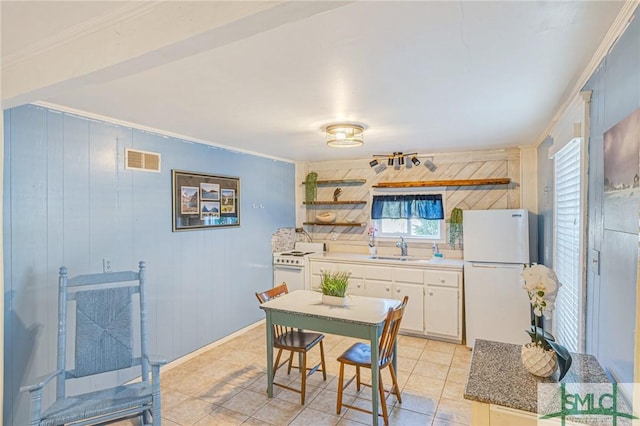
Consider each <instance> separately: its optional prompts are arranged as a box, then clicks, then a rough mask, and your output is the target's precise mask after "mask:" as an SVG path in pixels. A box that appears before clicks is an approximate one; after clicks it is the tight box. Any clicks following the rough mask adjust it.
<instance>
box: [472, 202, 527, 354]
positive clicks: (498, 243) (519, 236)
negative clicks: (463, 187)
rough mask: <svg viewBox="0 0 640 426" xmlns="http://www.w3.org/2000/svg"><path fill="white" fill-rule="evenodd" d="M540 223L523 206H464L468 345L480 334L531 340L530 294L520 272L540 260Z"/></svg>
mask: <svg viewBox="0 0 640 426" xmlns="http://www.w3.org/2000/svg"><path fill="white" fill-rule="evenodd" d="M536 224H537V223H536V220H535V215H533V214H532V213H530V212H529V211H527V210H524V209H504V210H465V211H463V219H462V226H463V243H464V246H463V247H464V298H465V328H466V342H467V346H469V347H471V348H472V347H473V345H474V342H475V339H485V340H495V341H499V342H507V343H515V344H524V343H527V342H528V341H530V338H529V335H528V334H527V333H526V330H528V329H529V326H530V324H531V314H530V307H529V306H530V305H529V298H528V296H527V292H526V291H525V290H524V289H523V288H522V284H521V283H520V273H521V272H522V268H523V265H524V264H525V263H530V262H535V261H536V260H537V241H538V239H537V226H536Z"/></svg>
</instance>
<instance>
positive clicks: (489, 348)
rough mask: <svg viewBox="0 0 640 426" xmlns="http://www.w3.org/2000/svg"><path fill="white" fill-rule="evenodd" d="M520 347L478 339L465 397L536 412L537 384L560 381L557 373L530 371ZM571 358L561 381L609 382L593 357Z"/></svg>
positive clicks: (573, 355) (582, 355) (583, 355)
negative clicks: (527, 368)
mask: <svg viewBox="0 0 640 426" xmlns="http://www.w3.org/2000/svg"><path fill="white" fill-rule="evenodd" d="M521 348H522V346H521V345H514V344H511V343H501V342H493V341H489V340H481V339H476V342H475V345H474V348H473V356H472V358H471V366H470V368H469V376H468V378H467V385H466V387H465V391H464V397H465V399H469V400H472V401H477V402H484V403H487V404H496V405H501V406H504V407H509V408H513V409H517V410H523V411H529V412H532V413H537V412H538V404H537V391H538V389H537V385H538V383H557V382H558V372H557V371H556V372H555V373H554V374H553V375H552V376H551V377H548V378H542V377H536V376H534V375H533V374H531V373H529V372H528V371H527V370H526V369H525V368H524V366H523V365H522V362H521V361H520V350H521ZM571 357H572V359H573V362H572V364H571V368H570V369H569V371H568V372H567V374H566V375H565V376H564V378H563V379H562V380H561V383H610V380H609V378H608V377H607V376H606V374H605V372H604V370H603V369H602V367H601V366H600V364H599V363H598V361H597V360H596V358H595V357H594V356H592V355H586V354H574V353H572V354H571Z"/></svg>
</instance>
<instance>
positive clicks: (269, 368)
mask: <svg viewBox="0 0 640 426" xmlns="http://www.w3.org/2000/svg"><path fill="white" fill-rule="evenodd" d="M266 314H267V395H268V396H269V398H273V323H272V321H271V312H270V311H266Z"/></svg>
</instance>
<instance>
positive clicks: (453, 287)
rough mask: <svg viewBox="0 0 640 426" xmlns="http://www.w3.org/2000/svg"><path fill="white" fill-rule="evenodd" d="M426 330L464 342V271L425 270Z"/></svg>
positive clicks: (434, 334)
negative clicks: (462, 289)
mask: <svg viewBox="0 0 640 426" xmlns="http://www.w3.org/2000/svg"><path fill="white" fill-rule="evenodd" d="M424 281H425V289H426V295H425V332H426V334H427V335H428V336H432V337H440V338H446V339H453V340H455V341H457V342H462V291H461V288H462V287H461V284H462V273H460V272H455V271H441V270H428V271H425V280H424Z"/></svg>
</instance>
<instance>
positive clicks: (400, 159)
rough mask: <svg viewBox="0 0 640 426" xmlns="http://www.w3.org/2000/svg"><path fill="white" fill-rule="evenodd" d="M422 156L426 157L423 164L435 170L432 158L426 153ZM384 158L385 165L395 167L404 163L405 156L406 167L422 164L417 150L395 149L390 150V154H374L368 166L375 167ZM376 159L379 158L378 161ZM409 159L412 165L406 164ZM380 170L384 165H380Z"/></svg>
mask: <svg viewBox="0 0 640 426" xmlns="http://www.w3.org/2000/svg"><path fill="white" fill-rule="evenodd" d="M422 157H426V158H427V160H426V162H425V166H426V167H427V168H428V169H429V170H431V171H433V170H435V168H436V166H435V164H433V161H432V160H433V158H432V157H427V156H426V155H422ZM385 158H386V159H387V167H394V166H395V167H396V168H400V167H401V166H404V165H405V158H406V160H407V164H406V166H407V167H418V166H419V165H420V164H422V162H421V161H420V159H419V158H418V153H417V152H410V153H408V154H405V153H404V152H399V151H396V152H392V153H391V154H374V155H373V160H371V161H369V166H371V167H376V166H378V165H379V164H380V163H381V162H384V159H385ZM378 159H380V161H378ZM409 161H411V164H412V166H411V165H409V164H408V163H409ZM381 170H384V166H382V167H381Z"/></svg>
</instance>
